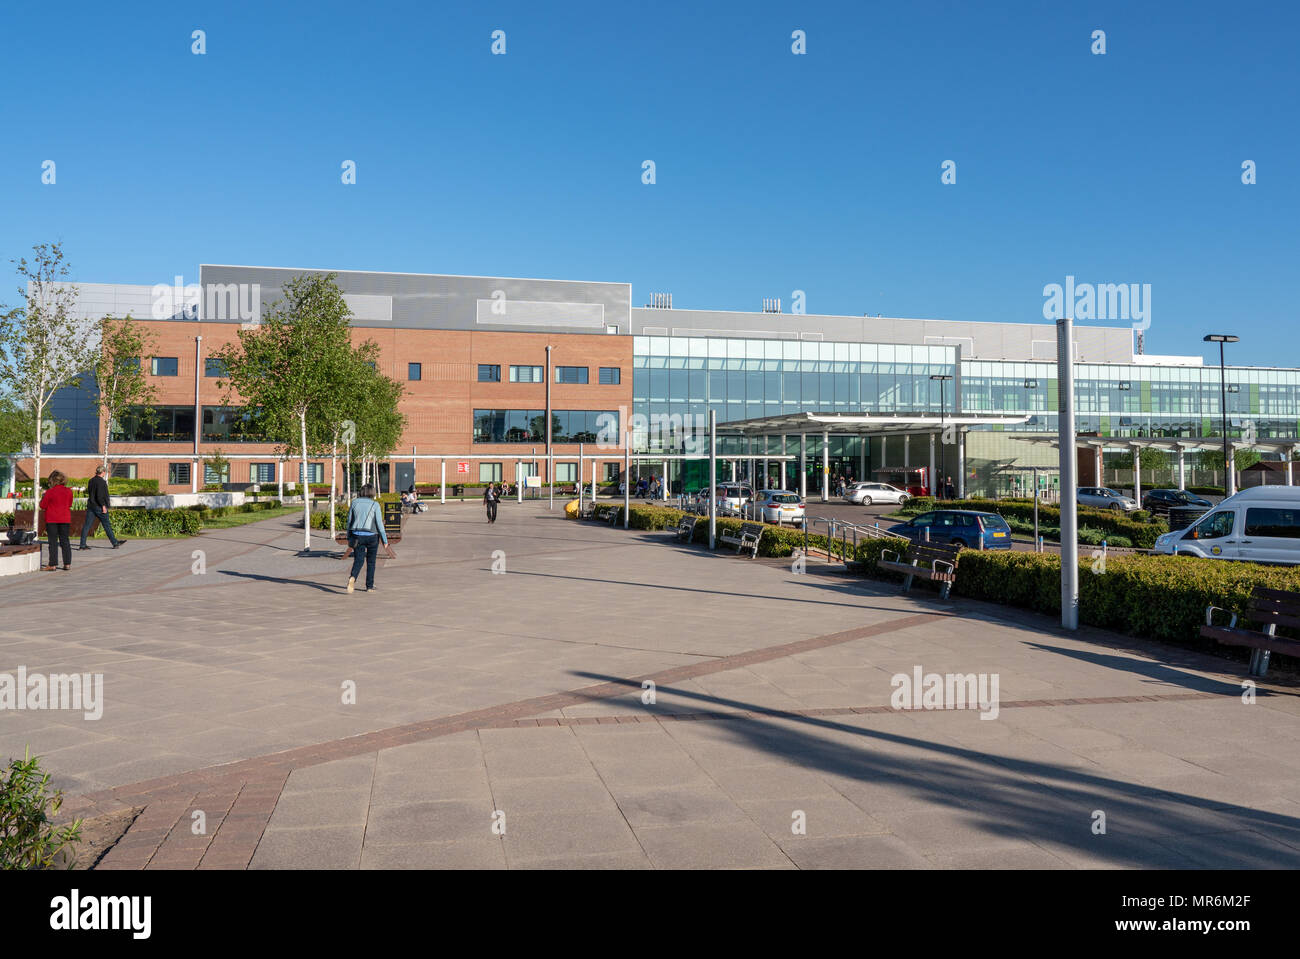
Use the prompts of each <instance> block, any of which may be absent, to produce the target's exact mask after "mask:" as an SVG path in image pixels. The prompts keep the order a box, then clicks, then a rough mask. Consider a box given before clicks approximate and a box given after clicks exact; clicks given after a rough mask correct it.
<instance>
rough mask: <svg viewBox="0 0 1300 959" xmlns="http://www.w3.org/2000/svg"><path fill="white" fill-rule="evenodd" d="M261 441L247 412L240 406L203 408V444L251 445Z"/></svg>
mask: <svg viewBox="0 0 1300 959" xmlns="http://www.w3.org/2000/svg"><path fill="white" fill-rule="evenodd" d="M260 439H261V438H260V437H259V436H258V435H257V434H256V432H255V430H254V429H253V427H252V425H251V420H250V418H249V414H248V411H247V410H245V409H243V408H241V407H238V406H205V407H203V442H205V443H227V442H229V443H249V442H259V441H260Z"/></svg>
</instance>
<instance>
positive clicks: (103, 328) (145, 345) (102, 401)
mask: <svg viewBox="0 0 1300 959" xmlns="http://www.w3.org/2000/svg"><path fill="white" fill-rule="evenodd" d="M98 333H99V351H98V353H97V354H96V356H95V362H94V363H93V364H92V365H91V368H90V378H91V380H92V381H93V383H94V385H95V392H94V398H93V400H92V402H93V404H94V407H95V411H96V412H97V413H99V415H100V417H101V418H105V419H107V420H108V422H109V423H110V427H109V430H108V435H107V437H106V439H105V441H104V458H105V459H106V460H107V459H108V447H109V440H111V439H112V436H113V433H114V432H115V426H116V424H117V421H118V420H119V419H120V417H121V416H122V414H123V413H125V412H126V411H127V410H128V409H129V410H131V413H132V416H133V417H134V418H135V420H136V422H137V423H153V422H154V421H155V418H156V417H155V413H154V410H153V403H154V402H155V401H156V400H157V398H158V391H157V389H156V388H155V387H154V385H153V383H152V381H151V380H150V379H149V378H148V377H147V376H145V370H144V360H145V357H147V356H150V355H151V354H152V353H153V351H154V349H155V344H156V342H157V340H156V338H155V337H154V336H153V334H152V333H150V332H149V331H148V329H147V328H146V327H144V326H141V325H139V324H137V323H136V322H135V321H134V320H132V319H131V316H130V315H129V314H128V315H127V316H126V317H124V318H123V319H120V320H119V319H118V318H117V317H113V316H106V317H104V318H103V319H101V320H100V321H99V323H98Z"/></svg>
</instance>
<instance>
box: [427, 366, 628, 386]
mask: <svg viewBox="0 0 1300 959" xmlns="http://www.w3.org/2000/svg"><path fill="white" fill-rule="evenodd" d="M413 365H416V366H418V365H419V364H413ZM589 375H590V373H589V368H588V367H585V366H557V367H556V368H555V382H557V383H579V384H580V383H587V382H589V379H588V377H589ZM622 375H623V371H622V369H621V368H620V367H617V366H602V367H600V372H599V373H598V374H597V376H598V379H597V382H598V383H599V384H600V385H601V386H617V385H619V383H620V382H621V381H622ZM416 378H417V379H418V377H416ZM545 379H546V372H545V367H541V366H512V367H510V382H511V383H541V382H544V381H545ZM478 381H479V382H480V383H500V382H501V367H500V366H499V365H497V364H493V363H480V364H479V367H478Z"/></svg>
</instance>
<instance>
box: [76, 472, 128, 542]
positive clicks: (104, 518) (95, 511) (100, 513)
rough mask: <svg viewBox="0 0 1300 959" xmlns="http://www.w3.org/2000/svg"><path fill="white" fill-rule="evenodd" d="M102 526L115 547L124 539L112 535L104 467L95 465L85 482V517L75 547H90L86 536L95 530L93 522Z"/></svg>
mask: <svg viewBox="0 0 1300 959" xmlns="http://www.w3.org/2000/svg"><path fill="white" fill-rule="evenodd" d="M96 523H99V525H100V526H103V527H104V535H106V536H107V537H108V541H109V542H110V543H112V544H113V549H117V548H118V547H119V546H121V545H122V544H123V543H125V542H126V540H124V539H118V538H117V537H116V536H114V535H113V524H112V523H110V522H109V521H108V481H107V480H105V479H104V467H102V466H96V467H95V476H94V478H93V479H92V480H91V481H90V482H89V483H87V484H86V518H85V519H84V520H82V521H81V545H80V546H78V547H77V549H90V547H89V546H87V545H86V537H87V536H89V535H91V534H92V533H94V532H95V524H96Z"/></svg>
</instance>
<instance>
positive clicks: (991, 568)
mask: <svg viewBox="0 0 1300 959" xmlns="http://www.w3.org/2000/svg"><path fill="white" fill-rule="evenodd" d="M1094 562H1095V560H1092V559H1090V558H1086V557H1085V558H1082V559H1081V561H1080V569H1081V573H1080V576H1079V618H1080V621H1081V622H1084V623H1087V624H1088V625H1091V626H1097V627H1101V628H1103V629H1113V630H1116V631H1119V632H1125V633H1130V634H1132V635H1135V636H1144V637H1149V638H1152V639H1158V640H1163V641H1165V642H1172V643H1180V644H1184V645H1205V644H1206V643H1207V641H1205V640H1201V639H1200V638H1199V636H1198V630H1199V628H1200V626H1201V625H1203V624H1204V623H1205V609H1206V607H1207V606H1218V607H1220V608H1222V609H1225V610H1229V611H1231V612H1235V613H1238V614H1239V615H1241V616H1242V617H1243V619H1245V618H1246V616H1245V613H1246V607H1247V604H1248V602H1249V599H1250V592H1251V590H1252V589H1253V588H1254V587H1255V586H1264V587H1267V588H1270V589H1283V590H1292V591H1297V590H1300V568H1297V567H1281V566H1262V565H1259V564H1256V563H1230V562H1224V561H1223V560H1213V559H1199V558H1195V557H1189V556H1111V557H1107V559H1106V569H1105V572H1104V573H1100V574H1096V575H1093V574H1092V572H1091V569H1092V565H1093V563H1094ZM954 592H956V593H957V594H959V595H962V596H969V597H972V598H974V599H985V600H990V601H992V602H997V603H1005V604H1007V605H1011V606H1022V607H1025V608H1027V609H1034V610H1037V611H1039V612H1042V613H1048V614H1054V615H1059V613H1060V611H1061V561H1060V557H1059V556H1057V555H1055V554H1050V553H1015V552H1011V553H1008V552H995V551H985V552H973V551H965V552H963V553H962V554H961V560H960V562H959V564H958V567H957V582H956V584H955V586H954ZM1275 655H1276V654H1275Z"/></svg>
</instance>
